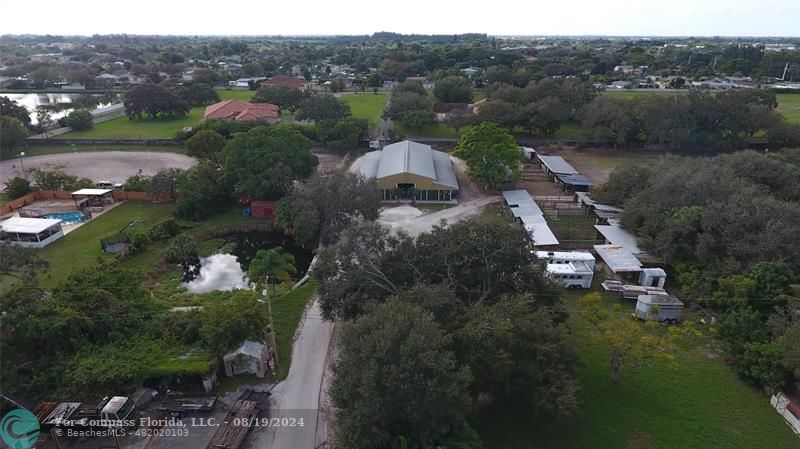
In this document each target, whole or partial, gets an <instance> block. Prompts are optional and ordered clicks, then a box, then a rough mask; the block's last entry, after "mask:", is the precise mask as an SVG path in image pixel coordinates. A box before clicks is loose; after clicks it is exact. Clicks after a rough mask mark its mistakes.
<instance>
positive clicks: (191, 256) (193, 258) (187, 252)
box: [165, 234, 199, 265]
mask: <svg viewBox="0 0 800 449" xmlns="http://www.w3.org/2000/svg"><path fill="white" fill-rule="evenodd" d="M165 258H166V259H167V262H170V263H177V264H181V265H189V264H196V263H197V262H198V258H199V257H198V252H197V244H196V243H195V242H194V239H193V238H192V237H191V236H190V235H188V234H181V235H179V236H177V237H175V238H174V239H173V240H172V242H170V244H169V248H167V254H166V256H165Z"/></svg>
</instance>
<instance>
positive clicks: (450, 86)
mask: <svg viewBox="0 0 800 449" xmlns="http://www.w3.org/2000/svg"><path fill="white" fill-rule="evenodd" d="M433 95H435V96H436V98H438V99H439V100H441V101H443V102H445V103H472V82H470V80H469V79H467V78H464V77H462V76H448V77H445V78H442V79H440V80H438V81H436V85H434V87H433Z"/></svg>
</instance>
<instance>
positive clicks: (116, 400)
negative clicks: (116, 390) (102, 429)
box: [101, 396, 128, 413]
mask: <svg viewBox="0 0 800 449" xmlns="http://www.w3.org/2000/svg"><path fill="white" fill-rule="evenodd" d="M127 401H128V398H127V397H125V396H114V397H113V398H111V399H109V400H108V403H106V405H105V406H104V407H103V410H101V413H117V412H118V411H120V409H121V408H122V406H123V405H125V403H126V402H127Z"/></svg>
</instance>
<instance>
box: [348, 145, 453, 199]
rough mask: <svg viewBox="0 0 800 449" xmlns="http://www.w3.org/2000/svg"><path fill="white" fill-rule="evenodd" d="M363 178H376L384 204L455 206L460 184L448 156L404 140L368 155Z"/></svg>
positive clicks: (361, 167)
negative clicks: (421, 203) (398, 202)
mask: <svg viewBox="0 0 800 449" xmlns="http://www.w3.org/2000/svg"><path fill="white" fill-rule="evenodd" d="M359 169H360V171H361V174H362V175H364V176H366V177H368V178H375V183H376V184H377V186H378V188H379V189H380V190H381V193H382V194H383V200H384V201H394V200H404V199H408V200H411V199H413V200H415V201H420V202H439V203H441V202H448V203H449V202H455V197H456V193H457V192H458V181H456V174H455V171H454V170H453V163H452V162H451V161H450V157H449V156H448V155H447V153H444V152H441V151H436V150H434V149H432V148H431V147H430V145H423V144H421V143H417V142H412V141H409V140H404V141H402V142H397V143H393V144H391V145H387V146H385V147H384V148H383V150H380V151H374V152H372V153H368V154H367V155H365V156H364V157H363V158H361V161H360V167H359Z"/></svg>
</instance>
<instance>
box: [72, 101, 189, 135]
mask: <svg viewBox="0 0 800 449" xmlns="http://www.w3.org/2000/svg"><path fill="white" fill-rule="evenodd" d="M204 110H205V107H196V108H192V109H191V110H190V111H189V113H188V114H187V115H185V116H184V117H175V118H155V119H151V118H146V117H142V118H138V119H132V120H131V119H128V118H127V117H120V118H116V119H113V120H109V121H107V122H103V123H99V124H97V125H95V126H94V127H92V128H91V129H87V130H85V131H72V132H69V133H66V134H64V135H61V136H59V138H61V139H174V138H175V135H176V134H177V133H178V132H179V131H180V130H182V129H183V128H185V127H187V126H196V125H197V124H198V123H199V122H200V120H201V119H202V118H203V111H204Z"/></svg>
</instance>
